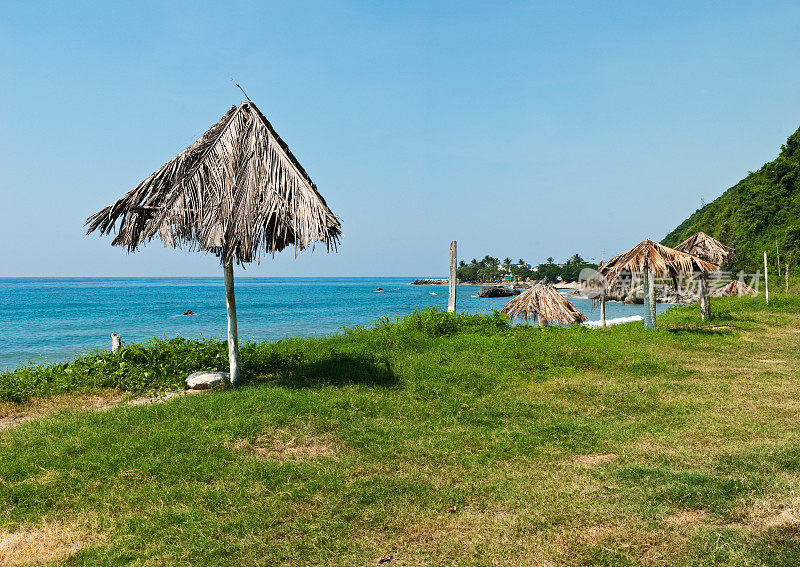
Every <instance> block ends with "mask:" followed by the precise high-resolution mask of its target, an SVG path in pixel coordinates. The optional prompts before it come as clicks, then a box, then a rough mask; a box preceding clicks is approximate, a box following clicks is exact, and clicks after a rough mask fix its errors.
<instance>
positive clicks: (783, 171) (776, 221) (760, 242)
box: [662, 129, 800, 270]
mask: <svg viewBox="0 0 800 567" xmlns="http://www.w3.org/2000/svg"><path fill="white" fill-rule="evenodd" d="M700 230H702V231H703V232H705V233H707V234H709V235H711V236H713V237H714V238H716V239H717V240H720V241H721V242H723V243H724V244H733V245H734V246H735V247H736V249H737V251H738V256H737V258H736V260H734V261H733V262H732V264H731V265H730V268H731V269H734V270H738V269H753V268H757V267H758V266H760V265H761V264H763V253H764V250H767V251H768V252H769V254H770V264H772V265H774V260H775V241H776V240H777V241H778V246H779V247H780V254H781V265H783V264H784V261H788V262H789V263H790V264H791V265H793V266H798V262H800V129H798V130H797V131H796V132H795V133H794V134H792V135H791V136H789V139H788V140H786V144H784V145H783V146H781V152H780V155H779V156H778V157H777V158H776V159H775V160H773V161H771V162H769V163H766V164H764V166H763V167H761V169H759V170H758V171H756V172H751V173H750V174H749V175H748V176H747V177H745V178H744V179H742V180H741V181H740V182H739V183H737V184H736V185H734V186H733V187H731V188H730V189H728V190H727V191H725V193H723V194H722V195H721V196H720V197H719V198H717V199H716V200H714V201H712V202H711V203H709V204H707V205H706V206H704V207H703V208H701V209H698V210H697V211H695V213H694V214H693V215H692V216H690V217H689V218H688V219H686V220H685V221H683V222H682V223H681V224H680V225H678V227H677V228H676V229H675V230H673V231H672V232H670V233H669V234H668V235H667V236H666V237H665V238H664V240H663V241H662V243H663V244H665V245H667V246H675V245H677V244H678V243H680V242H681V241H682V240H684V239H685V238H687V237H689V236H691V235H692V234H694V233H695V232H697V231H700ZM784 259H786V260H784Z"/></svg>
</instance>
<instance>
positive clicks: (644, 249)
mask: <svg viewBox="0 0 800 567" xmlns="http://www.w3.org/2000/svg"><path fill="white" fill-rule="evenodd" d="M715 269H716V267H715V266H714V265H713V264H711V263H710V262H706V261H705V260H701V259H700V258H696V257H695V256H692V255H691V254H687V253H686V252H679V251H678V250H674V249H673V248H668V247H667V246H664V245H663V244H659V243H658V242H653V241H652V240H650V239H647V240H643V241H642V242H640V243H639V244H637V245H636V246H634V247H633V248H631V249H630V250H626V251H625V252H623V253H622V254H617V255H616V256H614V257H613V258H611V259H610V260H609V261H608V262H606V263H605V264H603V265H602V266H600V269H599V272H600V273H601V274H603V276H605V278H606V283H607V285H608V287H613V286H615V285H617V283H618V282H617V280H618V279H619V278H620V276H622V275H623V274H630V275H631V276H635V275H638V274H641V275H642V280H643V281H642V284H643V289H644V304H645V317H644V326H645V327H647V328H648V329H652V328H655V326H656V294H655V289H654V285H655V284H654V281H653V280H654V278H655V276H656V275H657V274H661V275H664V276H668V277H670V278H671V279H672V280H673V282H675V281H677V277H678V274H681V273H693V272H701V273H702V272H709V271H712V270H715Z"/></svg>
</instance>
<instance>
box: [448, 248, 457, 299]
mask: <svg viewBox="0 0 800 567" xmlns="http://www.w3.org/2000/svg"><path fill="white" fill-rule="evenodd" d="M447 283H448V284H449V290H448V294H447V311H449V312H450V313H454V312H455V310H456V290H457V289H458V285H457V284H458V282H457V281H456V241H455V240H453V241H452V242H451V243H450V280H449V281H448V282H447Z"/></svg>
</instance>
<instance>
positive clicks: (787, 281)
mask: <svg viewBox="0 0 800 567" xmlns="http://www.w3.org/2000/svg"><path fill="white" fill-rule="evenodd" d="M785 268H786V295H789V264H786V266H785Z"/></svg>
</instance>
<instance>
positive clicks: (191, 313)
mask: <svg viewBox="0 0 800 567" xmlns="http://www.w3.org/2000/svg"><path fill="white" fill-rule="evenodd" d="M181 315H197V313H195V312H194V311H192V310H191V309H187V310H186V311H184V312H183V313H181Z"/></svg>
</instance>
